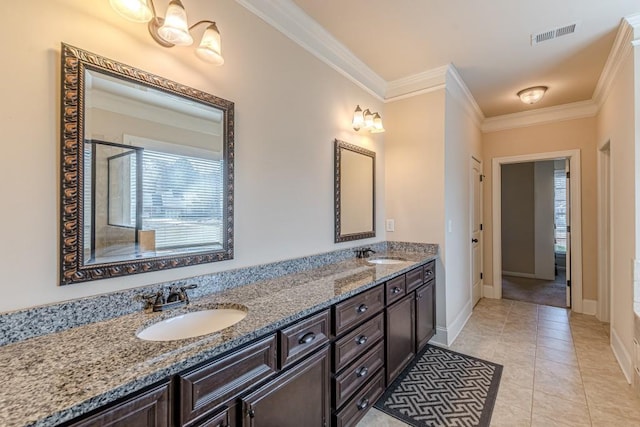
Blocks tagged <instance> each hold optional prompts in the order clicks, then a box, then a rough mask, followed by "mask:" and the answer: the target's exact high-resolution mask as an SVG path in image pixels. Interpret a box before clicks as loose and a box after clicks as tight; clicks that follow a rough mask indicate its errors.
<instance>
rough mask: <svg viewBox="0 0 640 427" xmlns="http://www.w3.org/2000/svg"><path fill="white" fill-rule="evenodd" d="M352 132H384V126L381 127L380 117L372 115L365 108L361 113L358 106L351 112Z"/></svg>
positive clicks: (375, 114)
mask: <svg viewBox="0 0 640 427" xmlns="http://www.w3.org/2000/svg"><path fill="white" fill-rule="evenodd" d="M351 124H352V126H353V130H355V131H356V132H357V131H359V130H360V129H363V128H364V129H365V130H368V131H369V132H371V133H380V132H384V126H382V117H380V114H378V113H372V112H371V111H369V109H368V108H367V109H366V110H364V111H362V109H361V108H360V106H359V105H358V106H356V109H355V111H354V112H353V121H352V122H351Z"/></svg>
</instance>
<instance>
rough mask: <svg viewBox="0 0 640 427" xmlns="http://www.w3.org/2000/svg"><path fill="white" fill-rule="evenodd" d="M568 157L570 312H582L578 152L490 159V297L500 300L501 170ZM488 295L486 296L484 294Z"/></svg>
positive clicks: (570, 151) (557, 152)
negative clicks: (491, 253) (491, 254)
mask: <svg viewBox="0 0 640 427" xmlns="http://www.w3.org/2000/svg"><path fill="white" fill-rule="evenodd" d="M560 158H568V159H569V165H570V172H571V180H570V197H571V200H570V204H571V222H570V224H571V234H570V237H571V276H572V278H571V310H572V311H575V312H577V313H582V210H581V206H582V193H581V192H580V189H581V180H582V177H581V171H580V150H577V149H576V150H566V151H553V152H548V153H536V154H525V155H520V156H509V157H494V158H493V160H492V174H493V176H492V183H491V192H492V196H493V197H492V211H493V215H492V216H493V219H492V227H493V230H492V232H493V233H492V235H493V236H492V237H493V245H492V246H493V251H492V252H493V286H491V287H488V286H485V290H487V288H490V290H491V291H492V294H493V295H491V296H492V297H493V298H498V299H501V298H502V168H501V166H502V165H504V164H509V163H524V162H536V161H541V160H554V159H560ZM487 296H489V295H487Z"/></svg>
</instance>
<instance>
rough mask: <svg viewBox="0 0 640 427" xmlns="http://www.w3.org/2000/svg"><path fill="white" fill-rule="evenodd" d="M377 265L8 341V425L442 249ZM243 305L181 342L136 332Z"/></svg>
mask: <svg viewBox="0 0 640 427" xmlns="http://www.w3.org/2000/svg"><path fill="white" fill-rule="evenodd" d="M376 256H394V257H401V258H404V259H406V260H407V261H406V262H402V263H399V264H377V265H372V264H370V263H368V262H367V260H365V259H355V258H354V259H349V260H346V261H341V262H336V263H333V264H329V265H326V266H323V267H320V268H315V269H311V270H306V271H304V272H300V273H296V274H290V275H287V276H282V277H279V278H276V279H272V280H264V281H260V282H256V283H252V284H249V285H244V286H240V287H236V288H233V289H229V290H226V291H223V292H219V293H215V294H211V295H208V296H204V297H201V298H199V299H197V300H194V301H192V302H191V304H190V305H189V306H187V307H185V308H180V309H174V310H170V311H168V312H159V313H150V312H140V313H134V314H130V315H125V316H122V317H118V318H115V319H112V320H107V321H102V322H97V323H93V324H89V325H85V326H80V327H76V328H72V329H68V330H66V331H62V332H58V333H53V334H48V335H44V336H41V337H37V338H31V339H28V340H25V341H21V342H18V343H14V344H9V345H6V346H3V347H0V378H3V384H4V385H3V386H2V388H1V389H0V425H2V426H4V427H11V426H25V425H35V426H49V425H55V424H57V423H60V422H63V421H67V420H70V419H72V418H74V417H76V416H78V415H80V414H84V413H86V412H88V411H91V410H93V409H95V408H98V407H100V406H102V405H104V404H107V403H109V402H112V401H114V400H116V399H118V398H120V397H123V396H125V395H127V394H129V393H131V392H134V391H136V390H139V389H141V388H143V387H146V386H148V385H151V384H153V383H155V382H157V381H160V380H162V379H165V378H167V377H169V376H171V375H174V374H176V373H179V372H181V371H184V370H185V369H188V368H190V367H193V366H194V365H196V364H198V363H200V362H203V361H206V360H208V359H210V358H212V357H214V356H216V355H219V354H221V353H224V352H226V351H228V350H230V349H233V348H234V347H237V346H239V345H241V344H243V343H246V342H249V341H252V340H254V339H256V338H258V337H260V336H263V335H266V334H269V333H272V332H275V331H276V330H278V329H279V328H281V327H282V326H284V325H286V324H288V323H291V322H292V321H295V320H297V319H299V318H302V317H305V316H307V315H309V314H311V313H313V312H315V311H317V310H320V309H322V308H325V307H329V306H330V305H332V304H335V303H336V302H338V301H341V300H344V299H346V298H348V297H350V296H352V295H354V294H356V293H359V292H361V291H363V290H365V289H368V288H371V287H373V286H375V285H377V284H379V283H382V282H384V281H385V280H387V279H388V278H389V277H390V276H393V275H397V274H400V273H404V272H406V271H409V270H411V269H412V268H415V267H416V266H419V265H422V264H425V263H426V262H428V261H429V260H432V259H434V258H435V257H436V255H435V253H428V252H425V253H418V252H386V253H379V254H376ZM234 304H240V305H243V306H245V307H247V308H248V314H247V317H246V318H245V319H244V320H243V321H241V322H239V323H237V324H236V325H234V326H231V327H229V328H227V329H224V330H223V331H220V332H217V333H213V334H210V335H205V336H201V337H196V338H189V339H185V340H179V341H168V342H152V341H143V340H141V339H139V338H137V337H136V336H135V334H136V332H138V331H140V330H141V329H143V328H145V327H146V326H149V325H150V324H153V323H155V322H157V321H159V320H162V319H165V318H169V317H173V316H175V315H178V314H180V313H184V312H189V311H197V310H203V309H209V308H215V307H219V306H221V305H222V306H225V305H234Z"/></svg>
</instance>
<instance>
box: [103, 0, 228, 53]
mask: <svg viewBox="0 0 640 427" xmlns="http://www.w3.org/2000/svg"><path fill="white" fill-rule="evenodd" d="M109 3H110V4H111V7H113V9H114V10H115V11H116V12H118V13H119V14H120V15H121V16H122V17H123V18H125V19H127V20H129V21H133V22H140V23H144V22H148V23H149V24H148V27H149V34H151V37H152V38H153V39H154V40H155V41H156V42H157V43H158V44H159V45H160V46H164V47H173V46H190V45H191V44H193V37H192V36H191V31H192V30H193V29H194V28H195V27H197V26H199V25H201V24H208V26H207V28H206V29H205V30H204V34H203V35H202V39H201V40H200V45H199V46H198V47H197V48H196V55H197V56H198V58H200V59H202V60H203V61H206V62H209V63H211V64H214V65H222V64H224V59H223V58H222V51H221V49H220V31H218V26H217V25H216V23H215V22H214V21H209V20H203V21H198V22H196V23H195V24H193V25H191V26H189V25H188V24H187V11H186V10H185V9H184V6H183V5H182V2H181V1H180V0H171V1H170V2H169V6H168V7H167V12H166V14H165V17H164V18H162V17H160V16H158V14H157V13H156V8H155V5H154V4H153V0H109Z"/></svg>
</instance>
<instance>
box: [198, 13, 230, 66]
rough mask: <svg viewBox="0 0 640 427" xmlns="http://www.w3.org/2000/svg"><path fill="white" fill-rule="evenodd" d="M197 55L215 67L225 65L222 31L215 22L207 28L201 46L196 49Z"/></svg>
mask: <svg viewBox="0 0 640 427" xmlns="http://www.w3.org/2000/svg"><path fill="white" fill-rule="evenodd" d="M196 55H198V58H200V59H202V60H203V61H206V62H209V63H211V64H214V65H222V64H224V58H223V57H222V51H221V48H220V31H218V27H217V25H216V24H215V22H214V23H213V24H211V25H209V26H208V27H207V29H206V30H205V31H204V34H203V35H202V41H200V46H198V48H197V49H196Z"/></svg>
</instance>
